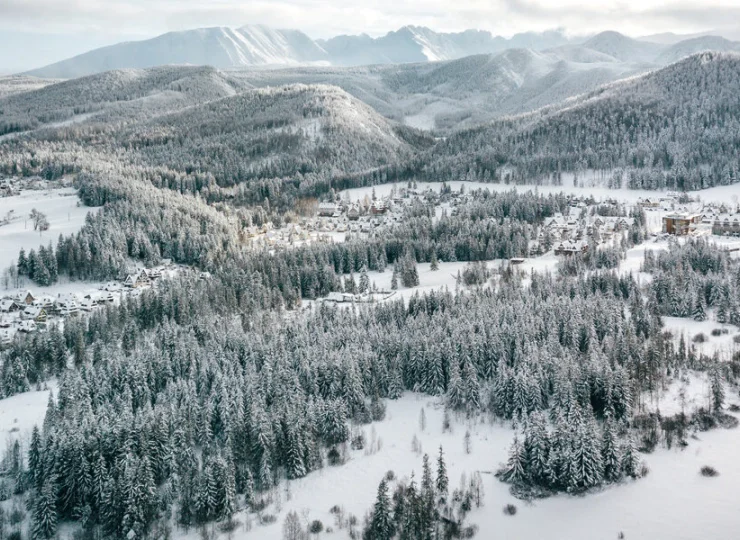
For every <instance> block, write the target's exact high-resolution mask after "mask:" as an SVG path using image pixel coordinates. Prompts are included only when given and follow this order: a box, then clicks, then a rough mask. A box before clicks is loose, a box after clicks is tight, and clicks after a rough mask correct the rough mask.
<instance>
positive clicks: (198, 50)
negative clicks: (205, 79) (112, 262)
mask: <svg viewBox="0 0 740 540" xmlns="http://www.w3.org/2000/svg"><path fill="white" fill-rule="evenodd" d="M674 37H675V36H674ZM656 39H657V40H658V41H660V42H658V41H655V42H652V41H646V40H637V39H632V38H629V37H627V36H624V35H622V34H619V33H617V32H603V33H601V34H598V35H596V36H594V37H592V38H590V39H587V40H584V39H582V38H569V37H567V36H566V35H565V34H564V33H563V32H562V31H548V32H544V33H534V32H527V33H523V34H516V35H514V36H513V37H512V38H510V39H506V38H502V37H500V36H493V35H491V33H489V32H486V31H478V30H468V31H465V32H460V33H439V32H435V31H433V30H430V29H429V28H424V27H418V26H405V27H403V28H401V29H400V30H398V31H395V32H390V33H388V34H387V35H385V36H382V37H378V38H372V37H370V36H368V35H359V36H338V37H335V38H332V39H329V40H312V39H311V38H310V37H308V36H307V35H306V34H304V33H303V32H301V31H299V30H274V29H271V28H268V27H266V26H260V25H253V26H244V27H241V28H238V29H232V28H227V27H215V28H201V29H195V30H187V31H182V32H170V33H167V34H163V35H161V36H158V37H155V38H153V39H149V40H144V41H131V42H125V43H120V44H116V45H112V46H109V47H103V48H100V49H95V50H93V51H89V52H87V53H84V54H82V55H79V56H75V57H73V58H70V59H68V60H64V61H62V62H58V63H55V64H51V65H49V66H46V67H43V68H39V69H35V70H32V71H30V72H28V74H30V75H34V76H37V77H44V78H64V79H67V78H74V77H80V76H84V75H90V74H93V73H99V72H102V71H108V70H112V69H125V68H148V67H154V66H159V65H167V64H191V65H210V66H213V67H216V68H240V67H254V66H290V65H323V66H329V65H331V66H358V65H374V64H403V63H418V62H433V61H444V60H454V59H459V58H463V57H466V56H471V55H477V54H497V53H501V52H503V51H506V50H508V49H530V50H533V51H548V52H551V53H552V54H555V55H556V56H559V57H561V58H562V59H564V60H575V61H579V62H583V61H584V60H586V61H589V62H594V61H601V62H612V63H618V62H627V63H646V64H652V65H665V64H666V63H669V62H670V61H675V60H676V59H680V57H684V56H687V55H689V54H692V53H695V52H700V51H703V50H737V49H738V48H740V47H739V44H738V42H731V41H729V40H725V39H722V38H719V37H715V36H700V37H692V38H690V39H688V40H678V41H676V42H675V43H669V42H671V41H672V40H671V39H670V36H668V37H667V36H662V37H661V36H656ZM682 55H683V56H682Z"/></svg>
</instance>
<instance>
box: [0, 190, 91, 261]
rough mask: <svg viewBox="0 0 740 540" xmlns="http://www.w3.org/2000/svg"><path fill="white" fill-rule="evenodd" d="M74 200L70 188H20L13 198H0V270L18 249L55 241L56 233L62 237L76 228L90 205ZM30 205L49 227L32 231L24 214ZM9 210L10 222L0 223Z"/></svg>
mask: <svg viewBox="0 0 740 540" xmlns="http://www.w3.org/2000/svg"><path fill="white" fill-rule="evenodd" d="M78 203H79V198H78V197H77V192H76V190H75V189H73V188H60V189H50V190H44V191H23V192H22V193H21V194H20V195H16V196H14V197H2V198H0V269H4V268H6V267H8V266H9V265H10V263H11V261H14V260H16V259H17V258H18V253H19V252H20V250H21V248H23V249H25V250H26V251H28V250H30V249H37V248H38V247H39V245H42V244H43V245H47V244H48V243H49V242H51V243H52V244H55V243H56V241H57V240H58V239H59V235H60V234H63V235H65V236H66V235H69V234H73V233H75V232H77V231H79V230H80V228H81V227H82V225H83V224H84V223H85V216H87V213H88V212H89V211H90V210H91V208H88V207H87V206H84V205H82V204H81V203H79V204H78ZM34 208H35V209H36V210H38V211H39V212H42V213H44V214H46V218H47V219H48V221H49V230H47V231H43V232H39V231H34V230H33V222H32V221H31V219H29V217H28V215H29V214H30V213H31V210H33V209H34ZM9 212H12V214H10V223H9V224H7V225H2V222H3V221H4V220H5V218H6V217H7V216H8V215H9Z"/></svg>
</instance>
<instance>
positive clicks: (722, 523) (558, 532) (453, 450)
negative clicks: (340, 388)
mask: <svg viewBox="0 0 740 540" xmlns="http://www.w3.org/2000/svg"><path fill="white" fill-rule="evenodd" d="M422 410H423V411H424V416H425V417H426V426H425V429H422V428H421V422H420V418H421V413H422ZM442 423H443V407H442V404H441V402H440V400H439V398H432V397H428V396H422V395H417V394H410V393H407V394H406V395H404V396H403V398H401V399H399V400H397V401H389V402H388V410H387V415H386V419H385V420H384V421H382V422H377V423H374V424H372V425H370V426H364V427H363V428H362V429H363V430H364V431H365V433H366V436H367V440H368V445H369V446H370V445H374V446H375V447H376V448H377V447H379V450H377V451H374V452H371V451H366V450H357V451H350V453H349V459H348V461H347V462H346V463H345V464H344V465H341V466H338V467H325V468H324V469H321V470H319V471H316V472H313V473H311V474H309V475H308V476H307V477H305V478H302V479H299V480H293V481H289V482H285V481H284V482H283V483H282V484H281V486H280V487H279V489H278V490H277V491H276V493H275V502H274V503H273V504H272V505H270V507H268V508H267V509H266V510H265V513H273V514H276V515H277V517H278V519H277V522H276V523H273V524H270V525H258V524H257V519H258V518H257V516H256V515H250V516H245V515H244V514H243V513H240V514H238V515H237V516H236V519H237V520H238V521H239V522H240V523H241V526H240V527H238V528H237V529H236V531H234V532H233V533H232V538H252V537H253V538H260V539H264V540H280V539H282V538H283V536H282V522H283V519H284V517H285V515H286V514H287V513H288V512H290V511H293V510H295V511H296V512H297V513H298V514H299V516H301V517H302V519H305V520H306V521H307V522H308V521H312V520H315V519H319V520H321V521H322V522H323V523H324V526H325V527H332V528H333V530H334V531H333V533H331V534H328V533H326V535H325V536H322V537H323V538H336V539H342V540H344V539H348V538H349V534H348V530H347V529H346V528H345V529H339V528H338V527H337V526H336V524H335V516H334V514H332V513H331V512H330V509H331V508H332V507H333V506H335V505H338V506H340V507H342V508H343V509H344V511H345V512H346V513H347V514H354V515H356V516H357V517H359V518H360V523H362V519H363V517H364V515H365V513H366V512H367V511H368V510H369V509H370V508H371V506H372V505H373V503H374V500H375V493H376V488H377V485H378V484H379V483H380V481H381V480H382V478H383V476H384V475H385V474H386V472H387V471H393V472H394V473H395V475H396V477H397V478H398V479H399V480H404V479H405V480H408V479H409V478H410V475H411V473H412V472H413V473H414V474H415V477H416V478H417V481H418V478H419V477H420V474H421V463H422V456H423V454H424V453H427V454H429V455H430V458H433V457H435V456H436V455H437V453H438V452H439V447H440V445H441V446H442V448H443V450H444V454H445V459H446V463H447V467H448V474H449V478H450V487H451V489H452V488H456V487H458V486H459V484H460V481H461V477H462V476H463V475H465V476H466V477H467V478H470V476H471V474H474V473H476V472H478V473H480V474H481V477H482V479H483V486H484V490H485V496H484V505H483V506H482V507H481V508H478V509H476V508H474V509H473V511H472V512H471V514H470V516H469V521H470V523H473V524H476V525H478V527H479V533H478V534H477V535H476V538H481V539H488V538H505V539H512V540H514V539H515V540H541V539H542V538H548V539H552V540H614V539H617V538H619V534H620V533H623V534H624V538H626V539H630V538H636V539H652V540H659V539H671V540H699V539H705V538H706V539H708V538H711V539H713V540H734V539H735V538H737V530H738V527H740V514H738V512H737V509H736V507H735V506H736V502H737V500H738V496H740V460H737V458H736V449H737V447H738V445H740V430H737V429H734V430H716V431H712V432H707V433H702V434H701V435H700V436H699V437H697V438H693V439H691V440H690V442H689V446H688V447H687V448H685V449H683V450H680V449H675V448H674V449H672V450H666V449H663V448H659V449H658V450H656V451H655V452H654V453H653V454H650V455H647V456H642V458H643V461H644V463H645V464H647V466H648V467H649V469H650V473H649V474H648V475H647V477H645V478H642V479H640V480H637V481H628V482H625V483H623V484H619V485H616V486H612V487H609V488H606V489H604V490H603V491H599V492H595V493H589V494H587V495H585V496H569V495H558V496H555V497H551V498H549V499H544V500H537V501H533V502H523V501H520V500H517V499H516V498H514V497H513V496H512V495H511V494H510V493H509V487H508V485H506V484H504V483H502V482H500V481H499V480H498V479H497V478H495V477H494V475H493V473H494V472H495V471H496V470H497V469H498V468H499V466H501V465H502V464H503V463H504V462H505V461H506V459H507V452H508V449H509V446H510V444H511V441H512V439H513V436H514V430H513V429H512V428H511V427H510V426H508V425H501V424H499V423H490V422H489V421H488V420H481V419H478V420H474V421H470V420H467V419H465V418H462V417H459V418H453V422H452V431H451V432H443V429H442ZM466 431H470V435H471V452H470V453H469V454H468V453H466V452H465V448H464V436H465V432H466ZM414 437H416V438H417V439H418V441H419V443H420V445H421V453H418V452H416V451H414V449H413V448H412V441H413V439H414ZM704 465H711V466H713V467H715V468H716V469H717V470H718V471H719V473H720V475H719V476H718V477H716V478H705V477H702V476H701V475H700V474H699V469H700V468H701V467H702V466H704ZM395 483H396V482H392V483H391V486H394V485H395ZM507 504H514V505H516V506H517V509H518V511H517V514H516V515H515V516H507V515H505V514H504V512H503V507H504V506H505V505H507ZM248 522H250V523H251V530H249V531H248V532H247V530H246V527H244V525H245V524H246V523H248ZM177 536H178V537H180V536H182V537H183V538H187V539H195V538H198V537H199V533H198V532H197V531H195V530H191V531H190V533H187V534H185V533H184V532H183V531H179V532H178V533H177Z"/></svg>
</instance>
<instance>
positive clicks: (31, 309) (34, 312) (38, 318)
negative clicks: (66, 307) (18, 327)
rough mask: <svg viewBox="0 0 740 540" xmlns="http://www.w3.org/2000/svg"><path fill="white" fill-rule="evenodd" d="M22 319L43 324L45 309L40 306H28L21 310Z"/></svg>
mask: <svg viewBox="0 0 740 540" xmlns="http://www.w3.org/2000/svg"><path fill="white" fill-rule="evenodd" d="M22 317H23V320H24V321H33V322H35V323H36V324H44V323H45V322H46V317H47V315H46V310H45V309H44V308H43V307H41V306H28V307H27V308H26V309H24V310H23V314H22Z"/></svg>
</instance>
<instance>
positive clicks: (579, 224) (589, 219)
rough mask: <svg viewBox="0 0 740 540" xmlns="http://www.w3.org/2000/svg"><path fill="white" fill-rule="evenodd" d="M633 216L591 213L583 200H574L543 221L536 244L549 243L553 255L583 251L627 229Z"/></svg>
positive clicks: (607, 240) (630, 225)
mask: <svg viewBox="0 0 740 540" xmlns="http://www.w3.org/2000/svg"><path fill="white" fill-rule="evenodd" d="M633 223H634V218H631V217H623V216H601V215H593V214H592V213H591V212H590V208H589V206H588V205H587V204H586V203H585V202H583V201H577V202H574V204H573V205H572V206H570V207H569V208H568V212H567V213H565V214H560V213H558V214H556V215H554V216H553V217H551V218H548V219H546V220H545V222H544V223H543V227H542V229H541V230H540V232H539V237H538V239H537V245H543V244H550V245H552V248H553V251H554V253H555V255H564V256H568V255H575V254H578V253H586V252H587V251H588V250H589V248H595V247H596V246H598V245H600V244H603V243H605V242H609V241H610V240H611V239H612V238H614V237H615V236H616V235H620V234H621V233H623V232H624V231H627V230H629V228H630V227H632V225H633Z"/></svg>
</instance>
